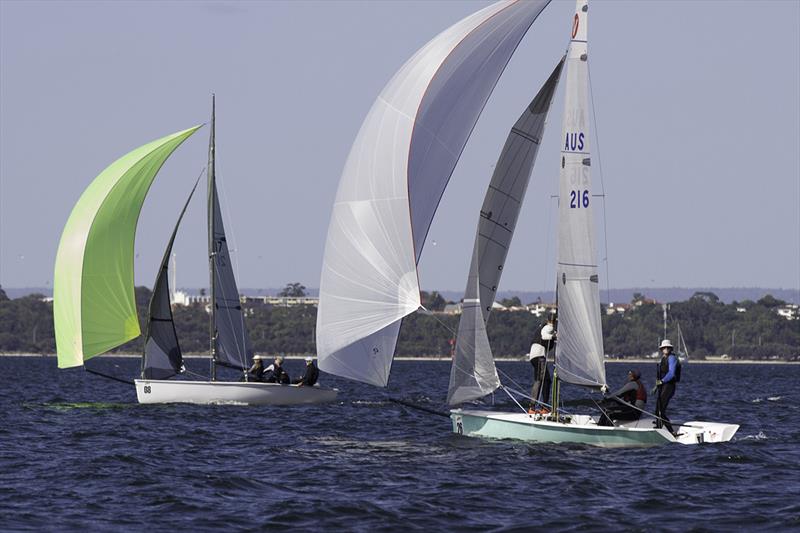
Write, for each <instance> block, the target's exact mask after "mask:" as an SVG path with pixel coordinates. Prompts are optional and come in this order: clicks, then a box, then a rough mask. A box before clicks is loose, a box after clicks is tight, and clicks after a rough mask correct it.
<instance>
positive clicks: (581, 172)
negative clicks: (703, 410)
mask: <svg viewBox="0 0 800 533" xmlns="http://www.w3.org/2000/svg"><path fill="white" fill-rule="evenodd" d="M587 11H588V6H587V4H586V0H578V2H577V8H576V13H575V17H574V19H573V27H572V40H571V42H570V45H569V51H568V53H567V83H566V97H565V104H564V119H563V127H562V130H561V142H562V150H561V170H560V172H559V203H558V226H559V229H558V266H557V287H558V289H557V294H558V343H557V344H556V368H557V372H558V378H559V379H561V380H564V381H567V382H569V383H574V384H578V385H586V386H596V387H600V386H603V385H605V383H606V378H605V366H604V352H603V336H602V329H601V326H600V290H599V283H598V281H599V280H598V274H597V259H596V257H597V256H596V253H595V237H594V215H593V208H592V203H593V201H594V198H593V197H592V183H591V176H590V172H589V169H590V163H591V162H590V157H589V143H588V141H589V117H588V67H587V60H588V56H587V43H586V39H587V28H586V22H587Z"/></svg>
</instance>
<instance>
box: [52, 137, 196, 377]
mask: <svg viewBox="0 0 800 533" xmlns="http://www.w3.org/2000/svg"><path fill="white" fill-rule="evenodd" d="M199 127H200V126H195V127H193V128H189V129H188V130H184V131H180V132H178V133H174V134H172V135H169V136H167V137H163V138H161V139H158V140H156V141H153V142H151V143H148V144H146V145H144V146H142V147H140V148H137V149H136V150H134V151H132V152H130V153H128V154H127V155H125V156H123V157H121V158H120V159H118V160H117V161H115V162H114V163H112V164H111V165H110V166H109V167H108V168H106V169H105V170H104V171H103V172H101V173H100V175H98V176H97V177H96V178H95V179H94V181H92V183H91V184H90V185H89V186H88V187H87V188H86V190H85V191H84V192H83V194H82V195H81V197H80V199H79V200H78V203H77V204H75V207H74V208H73V209H72V213H71V214H70V216H69V219H68V220H67V224H66V226H65V227H64V232H63V233H62V235H61V241H60V243H59V245H58V252H57V254H56V264H55V274H54V280H53V321H54V323H55V332H56V350H57V352H58V366H59V368H68V367H72V366H80V365H82V364H83V362H84V361H85V360H87V359H89V358H91V357H94V356H96V355H99V354H101V353H104V352H106V351H108V350H110V349H112V348H115V347H117V346H119V345H121V344H124V343H125V342H127V341H129V340H131V339H134V338H136V337H137V336H139V334H140V332H141V330H140V328H139V320H138V318H137V315H136V300H135V298H134V291H133V245H134V240H135V237H136V223H137V221H138V218H139V212H140V211H141V209H142V204H143V203H144V199H145V196H146V195H147V191H148V190H149V189H150V185H151V184H152V183H153V179H154V178H155V175H156V173H157V172H158V171H159V169H160V168H161V166H162V165H163V164H164V161H166V159H167V157H169V155H170V154H171V153H172V152H173V151H174V150H175V149H176V148H177V147H178V146H180V144H181V143H182V142H183V141H184V140H186V138H188V137H189V136H190V135H191V134H193V133H194V132H195V131H197V129H198V128H199Z"/></svg>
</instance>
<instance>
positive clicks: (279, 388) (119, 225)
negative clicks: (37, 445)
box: [53, 97, 337, 405]
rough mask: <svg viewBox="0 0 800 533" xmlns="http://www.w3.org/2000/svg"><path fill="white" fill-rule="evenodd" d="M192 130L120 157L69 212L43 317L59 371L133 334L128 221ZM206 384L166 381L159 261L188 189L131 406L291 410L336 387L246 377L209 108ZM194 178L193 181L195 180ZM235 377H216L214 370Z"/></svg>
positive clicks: (174, 356) (166, 321)
mask: <svg viewBox="0 0 800 533" xmlns="http://www.w3.org/2000/svg"><path fill="white" fill-rule="evenodd" d="M201 126H202V125H199V126H194V127H192V128H189V129H187V130H184V131H181V132H178V133H175V134H172V135H169V136H167V137H163V138H161V139H158V140H156V141H153V142H151V143H148V144H146V145H144V146H142V147H140V148H137V149H136V150H134V151H132V152H130V153H128V154H127V155H125V156H123V157H121V158H120V159H118V160H117V161H116V162H114V163H112V164H111V165H110V166H109V167H108V168H106V169H105V170H104V171H103V172H101V173H100V175H98V176H97V177H96V178H95V179H94V180H93V181H92V183H91V184H90V185H89V187H88V188H87V189H86V190H85V191H84V193H83V195H81V197H80V199H79V200H78V203H77V204H76V205H75V207H74V208H73V210H72V213H71V214H70V217H69V219H68V220H67V224H66V226H65V228H64V232H63V234H62V236H61V241H60V243H59V247H58V252H57V254H56V265H55V280H54V290H53V315H54V322H55V331H56V347H57V354H58V366H59V368H68V367H74V366H80V365H83V364H84V362H85V361H87V360H88V359H90V358H92V357H95V356H97V355H100V354H103V353H105V352H107V351H109V350H111V349H113V348H115V347H117V346H120V345H122V344H124V343H125V342H128V341H129V340H132V339H135V338H136V337H138V336H139V335H140V333H141V330H140V327H139V321H138V318H137V314H136V305H135V300H134V287H133V280H134V276H133V249H134V246H133V245H134V239H135V235H136V225H137V221H138V217H139V213H140V211H141V208H142V204H143V203H144V199H145V197H146V195H147V192H148V190H149V188H150V185H151V184H152V182H153V180H154V179H155V176H156V174H157V173H158V171H159V169H160V168H161V166H162V165H163V164H164V162H165V161H166V159H167V158H168V157H169V156H170V155H171V154H172V152H173V151H174V150H175V149H177V147H178V146H180V144H182V143H183V141H185V140H186V139H187V138H188V137H190V136H191V135H192V134H194V133H195V132H196V131H197V130H198V129H199V128H200V127H201ZM207 177H208V249H209V254H208V255H209V273H210V287H211V291H210V292H211V305H210V310H209V332H210V335H209V337H210V338H209V345H210V352H211V358H210V359H211V361H210V362H211V366H210V374H211V379H210V380H199V381H198V380H189V379H170V378H173V377H174V376H176V375H178V374H184V373H185V368H184V365H183V355H182V353H181V349H180V344H179V342H178V336H177V333H176V330H175V324H174V321H173V316H172V308H171V305H170V296H169V283H168V273H169V272H168V265H169V258H170V256H171V254H172V245H173V243H174V241H175V237H176V234H177V232H178V228H179V226H180V223H181V220H182V218H183V215H184V213H185V211H186V208H187V206H188V205H189V201H190V200H191V198H192V195H193V194H194V191H195V189H196V187H197V183H195V188H193V189H192V192H191V194H190V195H189V198H188V199H187V200H186V203H185V204H184V206H183V210H182V211H181V213H180V216H179V217H178V220H177V223H176V224H175V228H174V230H173V231H172V235H171V237H170V239H169V243H168V244H167V248H166V250H165V252H164V256H163V259H162V261H161V265H160V267H159V271H158V275H157V277H156V281H155V283H154V286H153V293H152V297H151V300H150V303H149V307H148V311H149V313H148V323H147V330H146V335H145V342H144V353H143V355H142V366H141V376H140V379H136V380H134V384H135V387H136V396H137V399H138V401H139V402H140V403H174V402H180V403H195V404H237V405H241V404H251V405H295V404H312V403H323V402H330V401H333V400H334V399H335V398H336V395H337V391H336V390H335V389H328V388H324V387H319V386H314V387H305V386H302V387H299V386H287V385H279V384H276V383H261V382H252V381H247V379H248V376H247V373H246V372H245V370H246V369H247V368H248V361H249V360H250V359H251V357H252V352H253V351H252V348H251V346H250V340H249V338H248V335H247V329H246V326H245V322H244V313H243V310H242V305H241V300H240V296H239V291H238V288H237V286H236V280H235V278H234V275H233V268H232V265H231V261H230V254H229V250H228V244H227V239H226V236H225V228H224V225H223V222H222V211H221V209H220V204H219V199H218V195H217V185H216V176H215V103H214V99H213V97H212V113H211V133H210V138H209V149H208V167H207ZM198 182H199V178H198ZM218 367H226V368H230V369H233V370H236V371H237V372H238V375H240V376H241V375H243V376H244V380H243V381H226V380H222V379H218V376H217V368H218Z"/></svg>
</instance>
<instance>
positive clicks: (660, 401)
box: [651, 339, 681, 434]
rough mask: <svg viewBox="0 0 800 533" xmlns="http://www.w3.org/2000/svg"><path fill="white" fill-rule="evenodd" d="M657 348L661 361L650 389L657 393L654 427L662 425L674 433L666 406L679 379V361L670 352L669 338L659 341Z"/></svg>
mask: <svg viewBox="0 0 800 533" xmlns="http://www.w3.org/2000/svg"><path fill="white" fill-rule="evenodd" d="M658 349H659V350H661V361H660V362H659V363H658V374H657V376H658V379H657V380H656V386H655V387H654V388H653V390H652V391H651V392H652V393H653V394H658V396H657V400H656V416H657V417H659V418H656V427H657V428H660V427H662V425H663V426H664V427H665V428H667V431H669V432H670V433H672V434H674V433H675V432H674V431H673V429H672V424H670V423H669V417H668V416H667V406H668V405H669V401H670V400H671V399H672V396H673V395H674V394H675V386H676V384H677V383H678V382H679V381H680V380H681V362H680V361H679V360H678V356H677V355H675V354H674V353H672V343H671V342H669V340H667V339H664V340H663V341H661V346H659V347H658Z"/></svg>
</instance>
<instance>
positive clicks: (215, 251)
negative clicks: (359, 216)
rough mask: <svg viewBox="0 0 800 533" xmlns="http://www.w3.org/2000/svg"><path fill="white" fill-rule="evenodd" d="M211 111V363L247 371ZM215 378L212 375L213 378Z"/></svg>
mask: <svg viewBox="0 0 800 533" xmlns="http://www.w3.org/2000/svg"><path fill="white" fill-rule="evenodd" d="M214 129H215V128H214V112H213V111H212V114H211V139H210V142H209V150H208V152H209V165H208V221H209V232H208V233H209V256H210V258H211V261H210V263H211V264H210V272H211V307H212V312H211V335H212V337H211V350H212V352H211V353H212V357H213V360H214V363H215V364H217V363H219V364H221V365H222V366H228V367H234V368H242V369H244V368H247V367H248V366H249V365H248V361H249V360H250V358H251V356H252V353H253V350H252V348H251V346H250V339H249V337H248V335H247V328H246V327H245V324H244V313H243V312H242V302H241V299H240V297H239V289H238V287H237V286H236V279H235V278H234V275H233V265H232V264H231V260H230V253H229V251H228V242H227V239H226V237H225V226H224V224H223V222H222V211H221V210H220V206H219V197H218V194H217V184H216V176H215V168H214V157H215V144H214V133H215V131H214ZM214 377H215V375H214Z"/></svg>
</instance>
